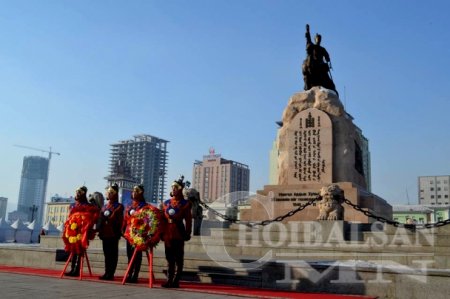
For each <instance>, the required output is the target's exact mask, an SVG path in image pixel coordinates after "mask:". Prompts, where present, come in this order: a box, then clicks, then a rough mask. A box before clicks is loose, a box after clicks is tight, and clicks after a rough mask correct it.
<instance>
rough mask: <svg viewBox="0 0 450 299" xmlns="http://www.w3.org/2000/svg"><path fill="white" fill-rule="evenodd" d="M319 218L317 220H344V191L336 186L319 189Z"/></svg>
mask: <svg viewBox="0 0 450 299" xmlns="http://www.w3.org/2000/svg"><path fill="white" fill-rule="evenodd" d="M320 196H321V198H322V200H321V201H319V217H317V220H344V207H343V206H342V203H343V202H344V199H345V197H344V191H343V190H342V189H341V188H339V186H338V185H335V184H333V185H329V186H325V187H322V189H320Z"/></svg>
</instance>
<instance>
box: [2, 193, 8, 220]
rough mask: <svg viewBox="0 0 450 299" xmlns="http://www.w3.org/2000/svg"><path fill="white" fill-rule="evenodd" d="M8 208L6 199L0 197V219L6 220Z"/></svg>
mask: <svg viewBox="0 0 450 299" xmlns="http://www.w3.org/2000/svg"><path fill="white" fill-rule="evenodd" d="M7 207H8V199H7V198H6V197H0V218H2V219H3V220H6V219H5V217H6V208H7Z"/></svg>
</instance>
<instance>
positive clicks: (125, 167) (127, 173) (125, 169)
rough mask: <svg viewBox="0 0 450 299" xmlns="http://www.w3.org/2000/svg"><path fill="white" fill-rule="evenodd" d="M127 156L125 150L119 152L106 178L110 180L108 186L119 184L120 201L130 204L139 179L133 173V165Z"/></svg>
mask: <svg viewBox="0 0 450 299" xmlns="http://www.w3.org/2000/svg"><path fill="white" fill-rule="evenodd" d="M126 158H127V157H126V153H125V152H119V154H118V157H117V159H116V160H115V161H114V165H113V167H112V168H111V174H110V175H109V176H107V177H105V179H106V180H107V181H108V186H111V185H113V184H117V185H118V186H119V202H120V203H122V204H123V205H125V206H129V205H130V204H131V192H132V191H133V187H134V186H135V185H136V184H137V183H138V180H137V179H136V178H134V177H133V176H132V175H131V167H130V165H129V164H128V162H127V159H126Z"/></svg>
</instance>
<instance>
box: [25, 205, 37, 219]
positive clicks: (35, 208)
mask: <svg viewBox="0 0 450 299" xmlns="http://www.w3.org/2000/svg"><path fill="white" fill-rule="evenodd" d="M38 208H39V207H38V206H36V205H33V206H32V207H29V208H28V209H29V210H30V212H31V221H30V222H33V220H34V212H36V211H37V210H38Z"/></svg>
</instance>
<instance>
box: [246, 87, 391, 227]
mask: <svg viewBox="0 0 450 299" xmlns="http://www.w3.org/2000/svg"><path fill="white" fill-rule="evenodd" d="M277 149H278V169H277V172H278V173H277V176H278V184H277V185H267V186H265V187H264V189H263V190H260V191H258V192H257V193H258V196H257V198H256V199H255V200H253V201H252V202H251V209H247V210H244V209H243V210H241V215H240V219H241V220H249V221H257V220H266V219H273V218H275V217H277V216H281V215H284V214H286V213H288V212H289V211H291V210H293V209H295V208H297V207H298V206H300V205H301V204H303V203H306V202H308V201H309V200H310V199H312V198H316V197H317V196H318V195H319V190H320V189H321V188H322V187H324V186H327V185H330V184H338V185H339V187H340V188H341V189H342V190H343V191H344V195H345V198H347V199H348V200H350V201H351V202H352V203H354V204H357V205H358V206H360V207H361V208H364V209H367V210H369V211H370V212H372V213H373V214H375V215H378V216H382V217H385V218H388V219H390V218H391V217H392V207H391V206H390V205H389V204H388V203H387V202H386V201H385V200H383V199H382V198H380V197H378V196H376V195H374V194H372V193H371V192H369V191H368V190H370V158H369V149H368V140H367V139H366V138H365V137H364V136H363V134H362V131H361V130H360V129H359V128H358V127H357V126H356V125H354V124H353V118H352V117H351V116H350V115H349V114H348V113H347V112H345V110H344V107H343V105H342V103H341V101H340V100H339V98H338V97H337V95H336V93H334V92H333V91H331V90H327V89H323V88H320V87H314V88H312V89H311V90H308V91H304V92H299V93H296V94H294V95H293V96H292V97H291V99H290V100H289V103H288V105H287V107H286V109H285V110H284V112H283V117H282V126H281V128H280V129H279V132H278V138H277ZM344 208H345V212H344V220H345V221H351V222H362V223H370V222H373V221H374V220H375V219H372V218H369V217H367V216H365V215H364V214H363V213H361V212H359V211H356V210H355V209H353V208H352V207H350V206H348V205H344ZM318 215H319V210H318V208H317V207H316V206H315V205H314V206H309V207H307V208H306V209H305V210H303V211H301V212H298V213H297V214H295V215H294V216H291V217H289V218H286V219H285V220H284V221H285V222H287V221H299V220H303V221H311V220H316V218H317V217H318Z"/></svg>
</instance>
